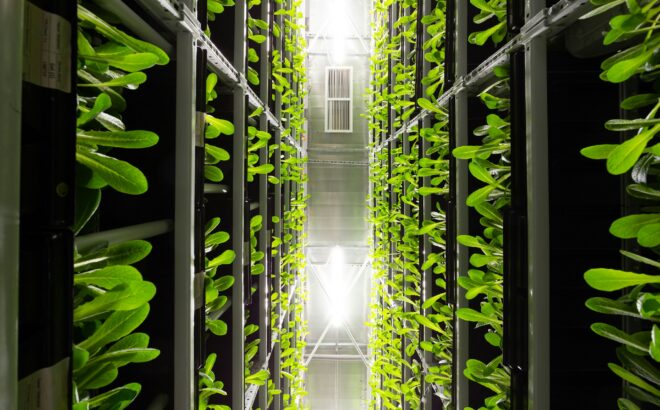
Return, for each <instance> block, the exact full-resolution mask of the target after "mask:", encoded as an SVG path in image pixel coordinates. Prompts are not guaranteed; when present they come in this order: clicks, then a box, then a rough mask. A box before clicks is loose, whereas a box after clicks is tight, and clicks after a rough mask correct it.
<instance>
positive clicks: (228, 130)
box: [205, 114, 235, 138]
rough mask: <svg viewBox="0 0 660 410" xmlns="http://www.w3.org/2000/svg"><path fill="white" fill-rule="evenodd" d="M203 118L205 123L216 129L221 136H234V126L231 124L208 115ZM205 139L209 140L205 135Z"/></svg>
mask: <svg viewBox="0 0 660 410" xmlns="http://www.w3.org/2000/svg"><path fill="white" fill-rule="evenodd" d="M205 118H206V122H207V123H208V124H209V125H211V126H212V127H215V128H217V129H218V130H219V131H220V133H221V134H224V135H233V134H234V131H235V129H234V124H232V123H231V122H230V121H227V120H223V119H220V118H215V117H214V116H212V115H210V114H206V116H205ZM206 138H210V137H209V136H208V135H207V136H206Z"/></svg>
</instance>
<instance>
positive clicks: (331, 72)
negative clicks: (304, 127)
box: [325, 67, 353, 132]
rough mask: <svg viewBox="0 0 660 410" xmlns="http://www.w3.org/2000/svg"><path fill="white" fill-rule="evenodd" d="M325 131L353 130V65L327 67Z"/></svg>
mask: <svg viewBox="0 0 660 410" xmlns="http://www.w3.org/2000/svg"><path fill="white" fill-rule="evenodd" d="M325 79H326V81H325V99H326V101H325V107H326V108H325V132H353V67H327V68H326V72H325Z"/></svg>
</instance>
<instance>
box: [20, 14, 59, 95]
mask: <svg viewBox="0 0 660 410" xmlns="http://www.w3.org/2000/svg"><path fill="white" fill-rule="evenodd" d="M24 23H25V28H24V41H25V43H24V49H23V80H24V81H27V82H29V83H32V84H35V85H38V86H41V87H46V88H51V89H54V90H60V91H64V92H66V93H70V92H71V23H69V22H68V21H67V20H66V19H65V18H64V17H62V16H58V15H57V14H53V13H49V12H47V11H44V10H42V9H40V8H39V7H37V6H35V5H34V4H32V3H30V2H26V3H25V21H24Z"/></svg>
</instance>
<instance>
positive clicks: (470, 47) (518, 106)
mask: <svg viewBox="0 0 660 410" xmlns="http://www.w3.org/2000/svg"><path fill="white" fill-rule="evenodd" d="M594 3H596V5H593V4H591V3H590V2H589V1H587V0H578V1H564V0H560V1H546V0H528V1H523V0H508V1H476V0H473V1H469V2H468V1H457V0H439V1H431V0H419V1H405V0H403V1H397V0H394V1H376V2H375V3H374V18H373V30H374V39H375V40H374V44H373V50H374V54H373V57H372V60H371V65H372V67H371V68H372V86H371V90H370V108H369V118H370V130H371V141H372V142H371V145H370V147H371V175H370V177H371V181H372V187H371V192H372V194H371V196H370V207H371V216H370V218H371V222H372V226H373V227H374V233H373V238H372V240H373V244H372V245H373V253H372V257H373V259H374V271H375V274H374V282H373V286H374V287H375V288H376V289H377V293H376V296H377V297H376V302H375V303H374V304H373V305H372V318H373V320H374V321H375V322H377V323H382V324H381V325H378V326H374V331H373V336H372V340H371V343H370V348H371V351H372V352H373V365H372V372H371V379H370V386H371V391H372V401H371V403H370V407H371V408H380V409H384V408H393V407H396V408H426V409H431V408H450V409H454V408H455V409H464V408H514V409H522V408H533V409H549V408H558V407H566V408H584V407H592V408H605V407H608V406H614V405H615V404H614V403H617V399H618V403H619V406H624V407H620V408H627V407H625V406H631V408H638V407H637V405H639V406H641V407H640V408H646V407H644V406H654V405H657V404H658V397H657V395H655V393H650V392H649V391H648V390H645V387H648V386H646V385H645V384H644V383H647V382H652V381H651V379H653V378H651V379H649V378H648V377H646V376H639V375H640V373H639V368H637V371H636V370H635V368H636V366H637V365H642V366H645V368H646V369H651V368H654V369H655V370H654V371H657V369H658V366H657V358H654V356H653V350H654V343H653V342H652V341H651V340H650V339H648V338H649V337H650V335H651V332H652V330H651V327H652V326H651V325H649V322H644V320H645V319H642V317H645V318H646V320H648V319H649V316H648V315H647V314H646V313H642V312H643V309H642V308H641V307H639V308H635V307H634V306H633V305H634V302H631V300H633V299H634V298H636V297H638V295H639V294H638V293H636V292H640V291H641V292H642V294H643V293H644V292H651V294H654V295H656V294H657V293H654V292H653V289H652V288H649V287H648V286H647V287H643V284H644V283H648V282H646V280H650V281H653V280H655V279H657V276H651V277H653V278H654V279H648V278H647V279H641V278H643V277H644V276H636V275H637V274H632V275H633V276H631V278H633V282H626V281H624V282H625V283H623V282H620V283H619V284H618V286H608V285H606V284H604V282H606V281H608V280H614V281H616V280H620V278H622V277H626V275H627V273H625V272H623V271H621V270H619V269H626V270H632V271H634V272H644V273H652V274H655V275H657V271H656V269H657V266H658V265H657V263H656V262H657V254H655V253H654V252H653V251H650V252H649V248H651V249H652V248H653V247H655V246H656V244H655V243H656V241H655V240H653V241H648V242H646V241H645V239H644V238H643V236H644V233H645V232H644V231H642V232H641V233H638V231H637V228H632V227H631V226H630V225H629V224H630V223H632V220H633V219H635V220H637V221H641V220H644V221H647V222H648V221H649V220H650V219H649V218H653V217H651V216H648V214H645V213H644V212H646V213H648V212H650V213H653V212H655V211H654V210H653V209H655V208H649V206H652V205H653V204H654V203H656V202H653V201H656V200H657V197H654V198H651V197H650V196H644V195H641V194H639V191H638V189H646V187H648V186H654V187H655V186H657V180H656V179H655V177H653V178H651V177H649V178H648V179H647V177H646V175H651V174H648V173H647V171H643V173H644V175H645V176H644V177H642V178H640V177H637V176H636V175H635V172H636V171H639V170H640V169H646V168H645V165H644V164H646V163H650V162H654V161H657V157H656V156H655V155H656V154H655V153H654V152H655V151H654V150H655V148H651V147H652V146H653V143H655V142H657V138H656V140H653V138H654V137H653V136H655V133H656V130H653V129H652V128H653V126H652V125H650V123H648V124H646V125H644V123H643V122H644V120H642V118H644V116H646V115H647V114H648V111H642V112H637V111H634V110H636V109H639V108H640V107H646V106H647V105H650V106H653V105H655V104H656V103H657V94H655V91H653V92H650V91H648V90H649V86H648V82H649V81H654V79H655V76H654V75H655V73H656V71H655V68H651V66H644V64H645V62H646V61H650V60H647V58H650V57H649V56H650V55H651V54H653V53H657V45H656V44H655V43H653V42H652V41H653V39H654V38H656V37H655V32H654V31H653V30H654V28H648V26H647V25H648V24H650V25H652V24H653V23H650V20H649V21H647V20H645V19H647V16H646V15H645V14H644V13H647V12H650V11H649V10H650V9H651V8H652V7H653V2H639V4H638V2H632V3H634V4H632V3H630V2H628V3H626V4H623V3H624V2H616V1H613V2H608V1H604V2H594ZM617 16H618V17H617ZM630 16H636V17H635V18H636V19H638V20H635V22H634V24H633V22H630V23H631V26H630V27H625V28H622V27H620V26H619V23H618V22H619V21H622V20H623V19H626V18H632V17H630ZM648 18H650V17H648ZM610 20H611V22H610ZM635 30H638V31H635ZM649 30H650V31H649ZM604 33H607V37H605V44H606V45H603V40H604V35H605V34H604ZM641 33H645V34H646V35H647V36H646V39H645V40H641V38H642V37H644V35H638V34H641ZM651 33H652V34H651ZM624 39H625V41H628V42H625V41H623V40H624ZM634 47H637V48H634ZM621 50H625V51H623V52H621ZM643 51H644V52H646V53H649V54H644V55H641V56H640V55H638V54H642V52H643ZM617 52H619V54H617ZM633 55H634V56H637V57H638V59H639V61H638V63H633V62H631V61H628V64H629V65H628V70H627V71H625V72H624V70H623V68H624V65H625V64H626V63H625V60H626V57H627V58H632V57H631V56H633ZM608 57H609V58H608ZM622 61H623V63H621V65H617V64H618V63H620V62H622ZM643 90H646V91H643ZM643 92H650V94H644V95H645V97H640V96H639V94H640V93H643ZM640 98H649V100H648V101H647V102H646V103H640V104H639V105H638V104H635V103H634V102H635V101H639V99H640ZM636 99H637V100H636ZM620 105H621V107H622V108H621V112H619V110H620V108H619V107H620ZM648 115H649V116H647V117H646V118H647V120H648V119H650V118H654V117H655V109H654V110H651V113H650V114H648ZM616 118H623V119H621V120H615V119H616ZM608 121H609V122H608ZM617 121H623V122H625V123H626V124H629V125H630V127H627V126H623V127H617V126H616V125H615V123H616V122H617ZM628 121H632V123H631V122H628ZM652 121H655V120H652ZM606 122H607V125H606V127H605V128H607V129H608V130H610V131H612V130H614V131H624V133H622V134H614V133H609V134H608V131H607V130H605V128H604V127H603V125H604V124H605V123H606ZM626 131H627V132H632V134H625V132H626ZM635 134H637V136H636V137H635ZM640 135H641V136H640ZM642 139H644V142H643V144H642V145H641V146H639V149H638V150H637V151H635V153H634V154H633V153H631V152H630V151H627V150H629V149H630V147H631V146H632V145H634V144H638V143H640V141H641V140H642ZM650 141H654V142H650ZM606 142H607V144H606ZM647 143H648V146H647ZM597 144H598V145H597ZM603 144H605V145H603ZM608 144H609V145H608ZM589 146H592V147H590V148H586V149H585V147H589ZM618 147H621V148H618ZM599 149H600V150H601V151H599V152H597V153H596V151H597V150H599ZM581 150H582V154H581ZM623 151H626V152H627V153H628V154H630V158H628V160H627V162H626V161H625V160H623V157H624V156H625V155H627V154H624V153H623ZM585 157H586V158H585ZM652 158H655V159H652ZM592 159H606V160H607V164H608V165H607V170H608V171H609V173H610V174H613V175H621V174H624V176H625V178H623V179H617V178H614V177H612V176H611V175H610V176H608V175H607V172H605V170H604V169H603V165H602V163H600V164H598V163H594V161H592ZM631 170H632V171H631ZM631 172H632V174H631ZM650 172H651V173H653V172H655V171H650ZM631 184H632V185H631ZM635 184H642V185H643V187H644V188H640V187H638V185H635ZM626 185H628V187H627V188H626ZM653 189H655V188H653ZM630 196H632V197H633V198H634V199H631V198H630ZM639 199H641V202H640V201H639ZM630 214H633V215H630ZM617 218H618V219H617ZM615 220H616V222H614V223H613V221H615ZM649 223H650V222H649ZM623 226H626V227H627V228H623ZM608 229H609V231H610V233H611V234H612V235H613V236H611V235H610V234H609V233H608ZM626 229H628V230H627V231H626ZM643 229H647V231H646V232H647V233H649V234H650V232H651V231H652V230H653V229H655V228H652V227H647V228H643ZM596 232H598V233H596ZM654 235H655V234H654ZM617 238H620V239H624V241H623V242H621V241H619V240H618V239H617ZM635 238H637V241H635ZM631 239H632V240H631ZM620 248H623V249H624V250H623V251H621V252H622V253H623V255H624V256H626V258H622V256H621V254H619V252H618V251H619V249H620ZM644 248H646V249H644ZM630 249H633V250H630ZM628 251H630V252H632V253H630V252H628ZM627 252H628V253H627ZM641 255H644V256H641ZM631 261H632V262H631ZM641 261H644V262H641ZM654 261H655V262H654ZM635 263H641V264H642V265H639V264H636V265H635ZM632 265H634V266H635V267H632ZM597 267H598V268H597ZM599 267H607V269H601V268H599ZM590 268H592V269H590ZM593 268H596V269H593ZM610 268H612V269H610ZM585 272H586V274H585ZM628 273H630V272H628ZM617 278H618V279H617ZM634 279H639V280H640V281H639V282H634ZM635 284H640V287H637V288H632V286H633V285H635ZM624 288H625V289H627V290H628V291H630V289H633V290H632V291H631V292H628V293H626V294H625V295H624V296H621V297H620V298H619V299H617V297H618V296H620V295H618V296H617V295H614V296H612V294H610V295H604V294H602V293H601V294H599V292H598V291H610V292H611V291H614V290H619V289H624ZM601 296H608V297H611V299H608V298H603V297H601ZM648 297H651V296H648ZM653 297H655V296H653ZM587 300H588V302H587ZM585 302H587V303H586V304H587V306H586V307H585ZM638 303H642V302H638ZM614 306H618V307H619V308H621V309H624V310H625V311H626V312H628V313H623V311H616V309H614V310H613V307H614ZM638 306H641V305H638ZM602 313H606V314H611V315H614V316H610V317H609V318H610V319H611V320H610V319H607V320H609V321H608V324H604V323H594V322H600V321H602V320H605V319H604V318H607V317H604V316H602ZM628 314H630V315H631V316H633V317H635V318H636V319H627V318H624V317H622V316H621V315H624V316H626V315H628ZM617 315H618V316H617ZM644 315H647V316H644ZM609 323H611V324H609ZM621 329H623V330H621ZM615 335H619V336H621V338H617V336H615ZM599 336H602V337H604V339H603V338H602V337H599ZM638 337H639V338H642V339H644V342H641V345H640V346H638V347H639V349H638V350H636V352H637V353H638V354H639V355H640V356H644V357H645V358H644V359H640V361H639V362H635V360H632V361H631V359H630V358H631V355H630V354H629V353H626V348H625V347H620V348H619V349H618V350H616V344H614V343H612V342H611V341H612V340H614V341H616V342H619V343H620V344H622V345H624V346H626V345H628V346H629V344H630V343H632V340H637V339H636V338H638ZM606 339H610V340H606ZM627 349H630V347H628V348H627ZM640 349H641V350H643V351H644V352H641V350H640ZM615 351H616V354H615ZM617 356H618V359H617ZM608 362H616V363H619V364H615V363H610V364H609V367H610V369H611V370H612V371H611V372H610V371H609V370H608ZM621 363H622V364H621ZM642 373H643V372H642ZM638 376H639V377H641V378H637V377H638ZM647 376H648V375H647ZM622 379H623V381H624V386H623V389H622V388H621V381H622ZM653 383H655V382H653ZM640 384H642V385H644V386H645V387H640ZM651 390H653V389H651ZM633 401H635V402H636V403H637V404H634V403H633ZM633 406H634V407H633ZM649 408H651V407H649Z"/></svg>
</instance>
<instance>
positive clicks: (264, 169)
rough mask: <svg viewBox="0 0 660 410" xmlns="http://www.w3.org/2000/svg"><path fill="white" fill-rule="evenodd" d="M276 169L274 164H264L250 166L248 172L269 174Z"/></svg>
mask: <svg viewBox="0 0 660 410" xmlns="http://www.w3.org/2000/svg"><path fill="white" fill-rule="evenodd" d="M274 170H275V166H274V165H273V164H262V165H259V166H258V167H248V172H252V173H254V174H269V173H271V172H273V171H274Z"/></svg>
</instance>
